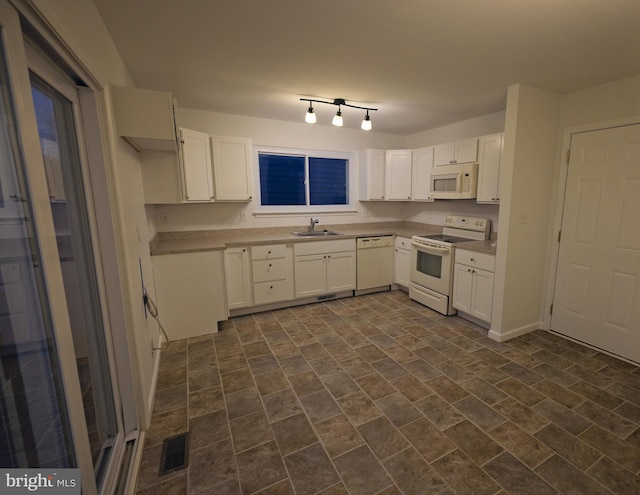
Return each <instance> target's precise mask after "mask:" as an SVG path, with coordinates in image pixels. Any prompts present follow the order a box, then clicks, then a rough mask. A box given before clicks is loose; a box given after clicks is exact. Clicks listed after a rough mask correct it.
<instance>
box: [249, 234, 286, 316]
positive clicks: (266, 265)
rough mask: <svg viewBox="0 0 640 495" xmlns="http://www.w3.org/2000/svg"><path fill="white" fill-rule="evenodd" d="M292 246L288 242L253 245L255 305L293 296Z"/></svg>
mask: <svg viewBox="0 0 640 495" xmlns="http://www.w3.org/2000/svg"><path fill="white" fill-rule="evenodd" d="M291 251H292V248H291V247H290V246H287V245H286V244H274V245H266V246H253V247H252V248H251V266H252V269H251V272H252V276H253V302H254V304H255V305H259V304H269V303H274V302H279V301H287V300H289V299H292V298H293V276H292V268H293V267H292V264H291V258H292V256H291Z"/></svg>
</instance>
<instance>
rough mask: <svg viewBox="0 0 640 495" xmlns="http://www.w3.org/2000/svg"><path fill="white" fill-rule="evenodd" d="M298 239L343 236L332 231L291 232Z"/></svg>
mask: <svg viewBox="0 0 640 495" xmlns="http://www.w3.org/2000/svg"><path fill="white" fill-rule="evenodd" d="M291 233H292V234H293V235H297V236H298V237H327V236H332V235H342V234H340V232H333V231H332V230H327V229H325V230H306V231H304V232H291Z"/></svg>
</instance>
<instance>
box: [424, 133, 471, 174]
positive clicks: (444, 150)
mask: <svg viewBox="0 0 640 495" xmlns="http://www.w3.org/2000/svg"><path fill="white" fill-rule="evenodd" d="M433 152H434V153H433V165H434V167H439V166H441V165H451V164H453V163H471V162H475V161H477V160H478V138H471V139H462V140H460V141H454V142H453V143H444V144H438V145H437V146H434V147H433Z"/></svg>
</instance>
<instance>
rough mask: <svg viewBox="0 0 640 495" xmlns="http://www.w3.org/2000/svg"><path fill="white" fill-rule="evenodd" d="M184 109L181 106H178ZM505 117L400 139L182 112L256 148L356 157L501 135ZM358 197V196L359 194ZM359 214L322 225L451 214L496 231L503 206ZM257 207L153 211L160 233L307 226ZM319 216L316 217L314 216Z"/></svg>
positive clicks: (196, 124) (460, 204) (380, 207)
mask: <svg viewBox="0 0 640 495" xmlns="http://www.w3.org/2000/svg"><path fill="white" fill-rule="evenodd" d="M178 107H180V102H178ZM504 115H505V112H504V111H502V112H496V113H493V114H489V115H486V116H482V117H478V118H474V119H469V120H465V121H462V122H459V123H456V124H451V125H447V126H444V127H440V128H437V129H432V130H429V131H425V132H421V133H418V134H414V135H412V136H398V135H391V134H383V133H376V132H363V131H360V130H352V129H341V128H336V127H334V126H330V125H318V124H316V125H309V124H305V123H304V122H300V123H297V122H284V121H279V120H270V119H262V118H255V117H246V116H240V115H231V114H223V113H216V112H207V111H203V110H193V109H182V108H179V110H178V119H179V125H180V126H183V127H186V128H190V129H195V130H198V131H202V132H206V133H209V134H212V135H223V136H225V135H226V136H243V137H250V138H251V139H252V141H253V144H254V145H263V146H275V147H282V148H300V149H314V150H329V151H343V152H355V151H358V150H362V149H365V148H377V149H404V148H418V147H422V146H429V145H432V144H439V143H444V142H449V141H454V140H456V139H464V138H468V137H474V136H481V135H485V134H493V133H495V132H501V131H502V130H503V129H504ZM357 159H358V157H357V154H354V161H353V163H352V164H353V165H354V166H353V168H352V174H353V175H354V177H352V179H353V181H354V183H355V184H357V183H358V182H359V181H358V166H357ZM356 194H357V191H356ZM355 207H356V209H357V213H354V214H324V215H323V214H321V215H317V216H318V217H319V218H320V222H321V224H344V223H354V222H370V221H388V220H410V221H415V222H425V223H435V224H438V225H439V224H442V220H443V218H444V217H445V216H447V215H452V214H458V215H471V216H481V217H486V218H489V219H491V220H492V224H493V227H492V230H493V232H497V227H498V206H496V205H478V204H476V203H475V202H474V201H437V202H435V203H395V202H376V201H368V202H362V203H361V202H358V201H357V202H356V203H355ZM255 208H256V202H255V201H254V202H253V203H249V204H247V203H235V204H234V203H214V204H201V205H155V206H148V207H147V211H148V212H149V214H150V216H151V218H152V223H153V225H152V227H151V228H152V229H154V230H157V231H158V232H168V231H188V230H203V229H228V228H252V227H271V226H299V225H304V224H305V223H306V215H301V216H299V217H291V216H285V217H255V216H254V215H253V213H254V211H255ZM314 216H316V215H314Z"/></svg>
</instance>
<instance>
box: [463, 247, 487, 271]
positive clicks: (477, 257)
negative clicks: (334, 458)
mask: <svg viewBox="0 0 640 495" xmlns="http://www.w3.org/2000/svg"><path fill="white" fill-rule="evenodd" d="M456 263H462V264H463V265H469V266H473V267H476V268H480V269H481V270H487V271H490V272H493V271H494V270H495V266H496V257H495V256H493V255H491V254H485V253H478V252H476V251H465V250H464V249H456Z"/></svg>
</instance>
